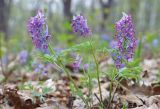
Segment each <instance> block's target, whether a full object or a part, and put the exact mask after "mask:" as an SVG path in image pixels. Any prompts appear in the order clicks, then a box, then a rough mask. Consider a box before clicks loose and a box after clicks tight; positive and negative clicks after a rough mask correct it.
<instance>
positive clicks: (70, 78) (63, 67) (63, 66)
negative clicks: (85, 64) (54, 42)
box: [49, 43, 89, 108]
mask: <svg viewBox="0 0 160 109" xmlns="http://www.w3.org/2000/svg"><path fill="white" fill-rule="evenodd" d="M49 49H50V51H51V53H52V54H53V55H56V53H55V51H54V50H53V49H52V47H51V44H50V43H49ZM57 61H58V62H59V64H60V66H61V67H62V68H61V69H62V70H64V72H65V73H66V74H67V77H68V78H69V80H70V81H71V82H72V83H73V85H74V87H75V88H76V90H77V91H79V88H78V87H77V85H76V84H75V82H74V80H73V79H72V77H71V75H70V74H69V72H68V70H67V69H66V67H65V65H64V64H63V63H62V61H61V59H60V57H59V56H58V58H57ZM53 63H54V64H56V65H57V66H59V65H58V64H57V63H56V62H53ZM81 99H82V100H83V102H84V103H85V104H86V105H87V107H88V108H89V105H88V102H87V101H86V100H85V98H84V97H83V96H81Z"/></svg>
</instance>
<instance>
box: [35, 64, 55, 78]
mask: <svg viewBox="0 0 160 109" xmlns="http://www.w3.org/2000/svg"><path fill="white" fill-rule="evenodd" d="M32 67H33V68H34V72H35V73H40V74H41V76H46V75H47V74H48V73H49V72H50V70H51V69H52V68H53V64H51V63H48V64H42V63H36V62H35V63H33V64H32Z"/></svg>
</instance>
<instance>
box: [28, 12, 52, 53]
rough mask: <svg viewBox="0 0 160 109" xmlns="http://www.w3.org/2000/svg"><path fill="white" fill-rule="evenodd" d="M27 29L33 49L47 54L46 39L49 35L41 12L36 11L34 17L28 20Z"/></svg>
mask: <svg viewBox="0 0 160 109" xmlns="http://www.w3.org/2000/svg"><path fill="white" fill-rule="evenodd" d="M27 29H28V32H29V34H30V35H31V37H32V43H33V45H34V46H35V48H36V49H38V50H40V51H42V52H43V53H48V39H49V37H50V35H49V34H48V25H47V24H46V18H45V16H44V14H43V13H42V11H38V13H37V15H36V16H34V17H31V18H30V19H29V21H28V25H27Z"/></svg>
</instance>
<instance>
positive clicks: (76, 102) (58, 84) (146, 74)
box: [0, 58, 160, 109]
mask: <svg viewBox="0 0 160 109" xmlns="http://www.w3.org/2000/svg"><path fill="white" fill-rule="evenodd" d="M109 61H110V59H106V60H105V61H103V62H102V63H101V65H100V67H101V69H105V67H104V66H107V64H109V63H110V62H109ZM14 66H15V65H14V62H11V63H10V64H9V69H10V70H8V71H7V73H6V75H7V76H6V77H7V80H5V81H3V82H1V85H0V108H1V109H85V104H84V103H83V102H82V100H81V99H79V98H78V97H75V96H73V95H72V93H71V91H70V87H69V79H68V78H67V77H66V76H65V75H64V74H63V73H60V74H56V73H54V76H53V74H49V75H46V76H43V77H39V76H38V74H35V73H32V72H27V73H26V71H25V70H24V69H23V68H21V69H20V70H15V68H14ZM141 66H142V68H143V71H142V73H141V79H140V80H139V82H138V83H135V82H134V80H123V81H121V82H120V83H119V84H118V86H117V85H116V84H115V83H113V92H112V94H114V97H113V99H112V102H111V106H110V109H121V108H122V107H123V109H160V82H159V81H160V74H159V73H160V72H159V70H160V58H156V59H144V60H143V61H142V62H141ZM52 71H53V72H54V71H56V69H54V68H53V69H52ZM55 75H56V76H55ZM71 75H72V77H73V79H74V80H75V82H76V84H77V86H79V87H81V89H82V91H83V94H84V95H85V94H86V95H87V92H88V91H87V89H86V88H83V86H81V85H80V83H79V78H80V77H81V76H83V74H82V73H71ZM1 77H2V73H1ZM50 78H58V79H55V80H52V79H50ZM39 79H40V80H45V82H43V83H41V82H40V81H39ZM100 81H101V89H102V97H103V101H104V105H106V109H107V106H108V99H109V87H110V81H109V80H108V79H107V78H106V77H101V78H100ZM44 86H51V88H52V91H48V89H45V88H43V87H44ZM98 92H99V91H98V86H95V87H94V89H93V93H94V95H93V96H92V99H93V102H92V104H93V107H92V109H99V108H98V103H99V101H98V99H97V97H99V93H98ZM95 95H97V97H96V96H95ZM123 104H126V105H125V107H124V105H123Z"/></svg>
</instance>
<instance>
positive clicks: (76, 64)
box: [71, 56, 82, 72]
mask: <svg viewBox="0 0 160 109" xmlns="http://www.w3.org/2000/svg"><path fill="white" fill-rule="evenodd" d="M81 62H82V58H80V57H79V56H77V57H76V59H75V61H74V62H73V63H72V64H71V66H72V68H73V71H74V72H77V71H78V70H79V69H80V65H81Z"/></svg>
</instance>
